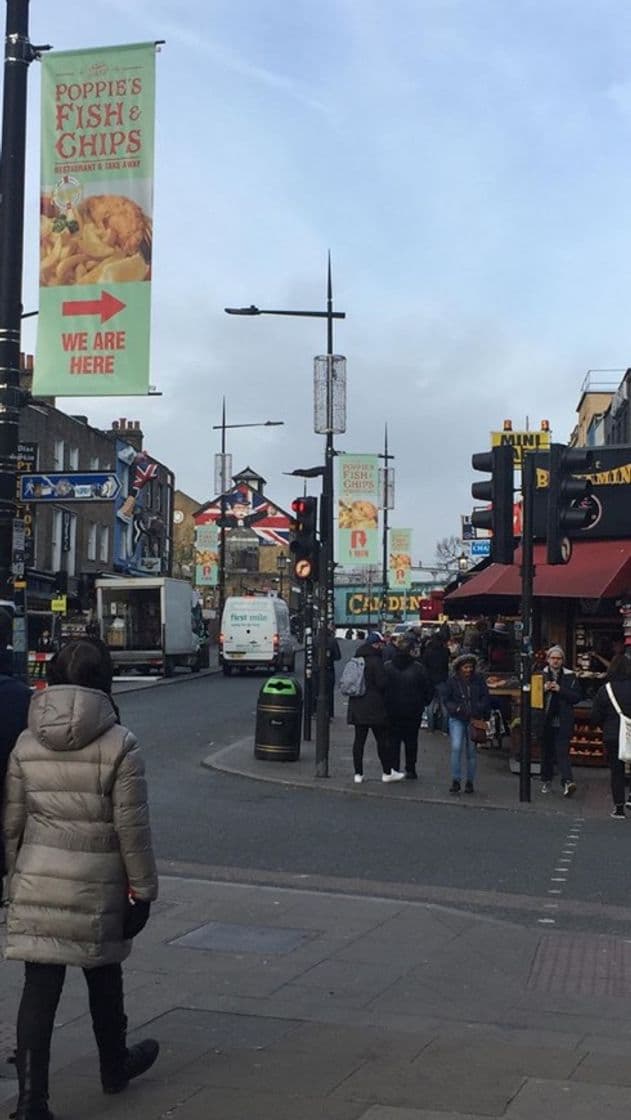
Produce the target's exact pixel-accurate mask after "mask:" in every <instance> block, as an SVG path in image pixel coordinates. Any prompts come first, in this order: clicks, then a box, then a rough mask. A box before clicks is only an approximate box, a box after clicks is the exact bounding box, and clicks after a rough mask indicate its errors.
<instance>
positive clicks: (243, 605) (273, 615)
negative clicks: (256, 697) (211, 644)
mask: <svg viewBox="0 0 631 1120" xmlns="http://www.w3.org/2000/svg"><path fill="white" fill-rule="evenodd" d="M295 661H296V649H295V646H294V639H293V637H292V634H291V631H290V629H289V609H288V607H287V603H285V602H284V601H283V600H282V599H275V598H271V597H270V598H269V599H267V598H263V596H260V597H257V596H249V597H246V596H243V597H242V596H230V597H229V598H228V599H226V602H225V606H224V609H223V615H222V618H221V633H220V635H219V664H220V665H221V667H222V669H223V671H224V675H225V676H226V677H229V676H230V674H231V672H232V670H233V668H238V669H239V670H240V671H241V672H245V670H246V669H271V670H274V669H287V670H288V671H289V672H293V670H294V666H295Z"/></svg>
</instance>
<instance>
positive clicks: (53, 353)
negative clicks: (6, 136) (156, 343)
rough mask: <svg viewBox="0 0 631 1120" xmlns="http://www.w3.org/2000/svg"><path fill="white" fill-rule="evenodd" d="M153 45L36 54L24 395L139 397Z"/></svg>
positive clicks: (147, 299)
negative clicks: (28, 356)
mask: <svg viewBox="0 0 631 1120" xmlns="http://www.w3.org/2000/svg"><path fill="white" fill-rule="evenodd" d="M154 116H155V46H154V44H153V43H141V44H134V45H130V46H122V47H101V48H95V49H91V50H85V51H64V52H52V53H50V54H45V55H43V57H42V139H41V148H42V151H41V204H40V281H39V282H40V289H39V318H38V331H37V355H36V361H35V373H34V387H33V391H34V393H35V394H37V395H40V396H72V397H80V396H98V397H103V396H134V395H139V394H140V395H144V394H146V393H148V391H149V335H150V304H151V258H152V247H153V147H154Z"/></svg>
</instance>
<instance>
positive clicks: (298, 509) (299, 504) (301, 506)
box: [291, 498, 309, 513]
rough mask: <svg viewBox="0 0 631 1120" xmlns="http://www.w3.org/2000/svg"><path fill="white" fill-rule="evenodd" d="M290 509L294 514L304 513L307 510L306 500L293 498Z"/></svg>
mask: <svg viewBox="0 0 631 1120" xmlns="http://www.w3.org/2000/svg"><path fill="white" fill-rule="evenodd" d="M291 508H292V509H293V511H294V513H306V512H307V510H308V509H309V501H308V499H307V498H294V500H293V502H292V503H291Z"/></svg>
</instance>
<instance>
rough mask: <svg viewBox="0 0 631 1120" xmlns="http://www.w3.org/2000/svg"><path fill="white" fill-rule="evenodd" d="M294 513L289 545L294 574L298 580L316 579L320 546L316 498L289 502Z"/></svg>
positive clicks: (297, 499)
mask: <svg viewBox="0 0 631 1120" xmlns="http://www.w3.org/2000/svg"><path fill="white" fill-rule="evenodd" d="M291 508H292V509H293V511H294V514H295V520H294V525H293V530H294V536H293V540H292V542H291V544H290V546H289V549H290V552H293V555H294V576H295V577H296V579H300V580H307V579H312V580H317V578H318V554H319V551H320V546H319V544H318V541H317V539H316V522H317V516H318V499H317V498H296V499H295V501H293V502H292V503H291Z"/></svg>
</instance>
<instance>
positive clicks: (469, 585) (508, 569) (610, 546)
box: [446, 540, 631, 603]
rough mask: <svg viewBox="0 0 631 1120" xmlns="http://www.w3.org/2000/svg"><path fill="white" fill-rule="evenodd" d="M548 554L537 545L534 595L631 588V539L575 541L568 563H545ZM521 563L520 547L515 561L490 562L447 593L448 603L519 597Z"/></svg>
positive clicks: (573, 595)
mask: <svg viewBox="0 0 631 1120" xmlns="http://www.w3.org/2000/svg"><path fill="white" fill-rule="evenodd" d="M545 556H546V546H545V544H537V545H535V585H534V594H535V595H536V596H539V597H541V598H558V599H563V598H566V599H567V598H569V599H612V598H614V597H615V596H616V595H620V594H621V593H622V592H623V591H625V590H627V589H630V590H631V540H624V541H620V540H611V541H572V555H571V557H570V560H569V562H568V563H567V564H558V565H557V564H553V565H550V564H546V562H545ZM520 563H521V549H519V550H518V551H517V553H516V554H515V563H514V564H511V565H504V564H489V566H488V568H485V569H484V570H483V571H482V572H480V573H479V574H478V575H476V576H472V577H471V579H468V580H467V581H466V583H463V584H462V586H461V587H459V588H458V589H457V590H456V591H452V592H451V594H450V595H447V596H446V602H448V603H452V602H454V601H455V600H463V601H464V600H465V599H479V598H480V597H481V596H483V595H503V596H505V597H513V598H514V597H516V596H517V597H518V596H519V595H520V594H521V582H520V577H519V565H520Z"/></svg>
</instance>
